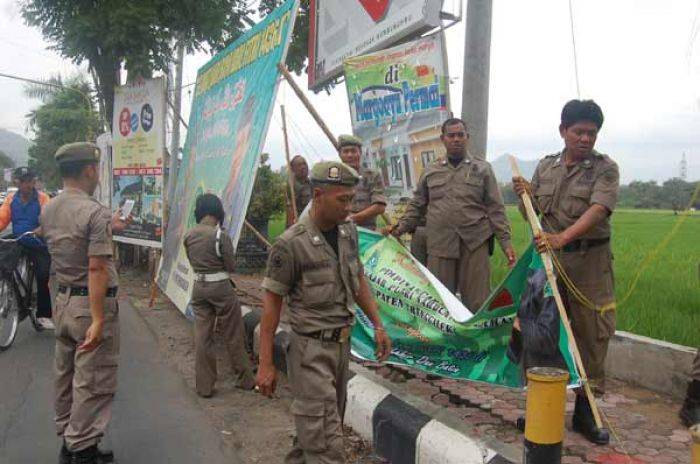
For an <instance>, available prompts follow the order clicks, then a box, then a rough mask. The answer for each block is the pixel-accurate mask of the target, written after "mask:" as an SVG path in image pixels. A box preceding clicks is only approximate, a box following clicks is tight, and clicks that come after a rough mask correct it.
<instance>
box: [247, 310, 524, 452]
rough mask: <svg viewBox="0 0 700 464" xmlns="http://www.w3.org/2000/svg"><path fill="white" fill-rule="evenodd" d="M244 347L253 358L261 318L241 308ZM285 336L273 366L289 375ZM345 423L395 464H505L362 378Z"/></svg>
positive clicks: (352, 387) (356, 381) (351, 394)
mask: <svg viewBox="0 0 700 464" xmlns="http://www.w3.org/2000/svg"><path fill="white" fill-rule="evenodd" d="M243 320H244V322H245V332H246V342H247V343H248V346H249V347H250V348H252V349H253V350H254V352H256V353H257V351H258V350H257V348H258V340H259V334H260V328H259V325H260V312H259V310H257V309H253V308H250V307H247V306H244V307H243ZM288 344H289V334H288V333H287V332H286V331H285V330H283V329H278V330H277V334H276V335H275V344H274V361H275V365H276V366H277V368H278V369H279V370H281V371H283V372H286V371H287V366H286V357H285V354H286V351H287V345H288ZM345 423H346V424H347V425H349V426H350V427H352V429H353V430H355V432H356V433H358V434H359V435H360V436H361V437H362V438H364V439H365V440H368V441H371V442H372V445H373V447H374V449H375V451H376V453H377V454H378V455H379V456H381V457H383V458H385V459H388V460H389V461H390V462H391V463H394V464H405V463H416V464H425V463H429V464H484V463H487V464H508V463H512V462H513V461H511V460H508V459H506V458H504V457H503V456H501V455H500V454H498V453H496V452H495V451H494V450H492V449H491V448H490V447H488V446H487V445H485V444H484V443H483V442H481V441H480V440H477V439H475V438H472V437H469V436H467V435H465V434H463V433H461V432H459V431H457V430H455V429H453V428H450V427H448V426H447V425H445V424H443V423H442V422H440V421H437V420H435V419H433V418H431V417H430V416H429V415H427V414H425V413H423V412H422V411H420V410H419V409H417V408H415V407H413V406H411V405H410V404H408V403H406V402H405V401H403V400H401V399H400V398H399V397H398V396H395V395H394V394H392V392H391V391H390V390H389V389H388V388H386V387H384V386H382V385H379V384H377V383H376V382H374V381H372V380H370V379H369V378H367V377H365V376H364V375H360V374H355V375H353V377H352V378H351V379H350V381H349V382H348V401H347V406H346V411H345Z"/></svg>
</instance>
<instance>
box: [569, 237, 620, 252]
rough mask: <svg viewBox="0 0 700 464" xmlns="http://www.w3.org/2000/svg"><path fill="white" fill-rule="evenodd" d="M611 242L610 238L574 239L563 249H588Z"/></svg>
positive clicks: (570, 250) (573, 250)
mask: <svg viewBox="0 0 700 464" xmlns="http://www.w3.org/2000/svg"><path fill="white" fill-rule="evenodd" d="M609 242H610V238H609V237H608V238H589V239H585V238H582V239H580V240H574V241H573V242H571V243H569V244H567V245H565V246H564V247H563V248H562V249H561V251H563V252H564V253H571V252H575V251H586V250H587V249H589V248H593V247H597V246H600V245H605V244H606V243H609Z"/></svg>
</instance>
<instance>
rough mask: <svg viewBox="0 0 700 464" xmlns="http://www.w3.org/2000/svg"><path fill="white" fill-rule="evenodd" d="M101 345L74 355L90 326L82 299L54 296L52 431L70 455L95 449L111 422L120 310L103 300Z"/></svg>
mask: <svg viewBox="0 0 700 464" xmlns="http://www.w3.org/2000/svg"><path fill="white" fill-rule="evenodd" d="M104 312H105V321H104V327H103V333H102V337H103V338H102V343H100V345H99V346H98V347H97V348H96V349H94V350H92V351H78V346H80V344H81V343H82V342H83V341H84V340H85V332H86V331H87V329H88V327H90V324H91V322H92V318H91V316H90V304H89V301H88V297H87V296H69V295H68V293H59V294H58V295H57V296H56V305H55V308H54V316H53V317H54V324H55V326H56V350H55V352H54V371H55V398H54V407H55V412H56V418H55V422H56V431H57V433H58V435H59V436H63V439H64V440H65V442H66V446H67V447H68V449H69V450H71V451H80V450H82V449H85V448H89V447H91V446H93V445H96V444H98V443H99V441H100V438H101V437H102V436H103V435H104V432H105V429H106V428H107V425H108V424H109V421H110V419H111V417H112V400H113V399H114V393H115V392H116V390H117V366H118V361H119V305H118V303H117V300H116V299H115V298H107V299H106V300H105V307H104Z"/></svg>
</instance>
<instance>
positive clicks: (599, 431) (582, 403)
mask: <svg viewBox="0 0 700 464" xmlns="http://www.w3.org/2000/svg"><path fill="white" fill-rule="evenodd" d="M572 425H573V428H574V431H575V432H578V433H580V434H581V435H583V436H584V437H586V439H588V441H590V442H592V443H595V444H597V445H607V444H608V443H610V434H609V433H608V431H607V430H606V429H604V428H598V427H597V426H596V425H595V419H594V418H593V411H592V410H591V405H590V404H589V403H588V398H586V397H585V396H583V395H576V406H575V407H574V420H573V423H572Z"/></svg>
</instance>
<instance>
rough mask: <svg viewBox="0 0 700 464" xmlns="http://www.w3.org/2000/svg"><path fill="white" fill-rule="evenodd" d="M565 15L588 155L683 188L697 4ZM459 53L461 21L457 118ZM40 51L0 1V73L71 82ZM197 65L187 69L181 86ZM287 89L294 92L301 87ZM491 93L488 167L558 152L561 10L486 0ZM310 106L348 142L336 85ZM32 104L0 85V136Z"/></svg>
mask: <svg viewBox="0 0 700 464" xmlns="http://www.w3.org/2000/svg"><path fill="white" fill-rule="evenodd" d="M573 8H574V22H575V32H576V44H577V47H578V48H577V52H578V62H579V63H578V64H579V79H580V84H581V96H582V97H584V98H593V99H595V100H596V101H597V102H598V103H599V104H600V105H601V106H602V108H603V111H604V113H605V118H606V119H605V125H604V127H603V130H602V132H601V134H600V137H599V140H598V145H597V148H598V149H599V150H600V151H603V152H605V153H608V154H609V155H610V156H612V157H613V158H614V159H616V160H617V161H618V163H619V164H620V168H621V173H622V178H623V181H625V182H628V181H630V180H632V179H644V180H646V179H655V180H663V179H666V178H669V177H673V176H677V175H678V173H679V166H680V160H681V156H682V154H683V152H685V153H686V155H687V158H688V164H689V179H700V38H698V35H700V34H698V31H699V30H700V17H699V16H700V0H673V1H667V2H660V1H658V0H615V1H609V0H573ZM463 44H464V22H462V23H460V24H458V25H456V26H454V27H452V28H450V29H449V30H448V31H447V47H448V58H449V66H450V76H451V77H452V81H453V84H452V87H451V100H452V101H451V103H452V110H453V111H454V112H455V113H456V114H459V113H460V112H461V86H462V79H461V75H462V54H463V50H464V47H463ZM48 45H49V44H47V43H46V42H45V41H44V40H43V39H42V37H41V34H40V33H39V32H38V31H37V30H35V29H32V28H29V27H27V26H25V25H24V23H23V21H22V19H21V17H20V15H19V7H18V6H17V2H16V1H15V0H0V72H5V73H11V74H17V75H21V76H25V77H30V78H43V77H48V76H50V75H52V74H55V73H58V72H60V73H61V74H63V75H70V74H72V73H75V72H77V71H78V68H76V67H75V66H74V65H72V64H71V63H70V62H68V61H65V60H62V59H61V58H60V57H58V56H57V55H56V54H55V53H54V52H52V51H50V50H47V47H48ZM207 60H208V57H207V56H206V55H203V54H202V55H198V56H188V57H187V58H186V61H185V69H186V74H185V84H186V83H189V82H194V80H195V77H196V73H197V69H198V68H199V66H201V65H202V64H204V63H205V62H206V61H207ZM298 82H299V83H301V84H303V85H304V86H305V85H306V76H302V77H299V78H298ZM490 87H491V90H490V109H489V144H488V159H494V158H495V157H497V156H500V155H502V154H503V153H512V154H516V155H517V156H519V157H521V158H527V159H534V158H538V157H541V156H543V155H545V154H548V153H552V152H555V151H558V150H559V149H560V148H561V141H560V139H559V135H558V131H557V127H558V124H559V114H560V111H561V107H562V105H563V104H564V103H565V102H566V101H567V100H569V99H571V98H575V97H576V83H575V74H574V66H573V53H572V44H571V32H570V26H569V10H568V2H567V1H566V0H538V1H530V2H523V1H522V0H495V1H494V17H493V28H492V50H491V84H490ZM188 90H189V91H191V90H193V88H188V89H186V91H185V93H184V95H183V98H184V101H185V103H186V107H185V113H187V111H188V110H189V104H188V102H189V101H190V100H191V97H192V93H191V92H188ZM310 98H311V100H312V102H313V104H314V105H315V106H316V107H317V109H318V111H319V112H320V114H321V115H322V116H323V117H324V119H325V120H326V122H327V123H328V125H329V126H330V127H331V128H332V130H334V131H335V132H336V133H341V132H349V131H350V118H349V110H348V104H347V95H346V92H345V87H344V86H343V85H340V86H338V87H336V88H335V89H334V90H333V92H332V94H331V95H327V94H326V93H321V94H318V95H314V94H313V93H310ZM277 102H278V104H279V103H284V104H285V105H286V106H287V113H288V117H289V119H290V122H289V126H290V127H289V129H290V137H291V145H292V151H293V152H294V153H302V154H305V155H307V157H308V158H309V159H310V160H311V161H312V162H313V161H314V160H318V159H321V158H331V157H333V156H334V152H333V150H332V147H331V145H330V144H329V143H328V142H327V140H326V139H325V137H324V136H323V134H322V132H321V131H320V130H319V129H318V128H317V127H316V125H315V123H314V122H313V120H312V119H311V118H310V117H309V116H308V115H307V114H306V112H305V110H304V108H303V107H302V106H301V104H300V103H299V102H298V101H297V99H296V96H295V95H294V94H293V92H292V91H291V89H288V88H287V86H286V84H283V85H281V87H280V91H279V93H278V98H277ZM36 105H37V102H36V101H31V100H28V99H26V98H24V97H23V95H22V84H20V83H17V82H14V81H11V80H8V79H5V78H0V127H3V128H6V129H9V130H12V131H14V132H18V133H22V134H23V133H24V131H25V127H26V119H25V117H24V116H25V114H26V113H27V112H28V111H29V110H30V109H31V108H33V107H34V106H36ZM185 119H187V115H186V114H185ZM280 127H281V126H280V116H279V108H278V107H276V108H275V113H274V115H273V118H272V123H271V125H270V131H269V133H268V138H267V142H266V147H265V149H266V151H269V152H270V153H272V159H273V164H275V165H276V166H279V165H280V164H282V163H283V160H284V155H283V148H282V136H281V128H280Z"/></svg>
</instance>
